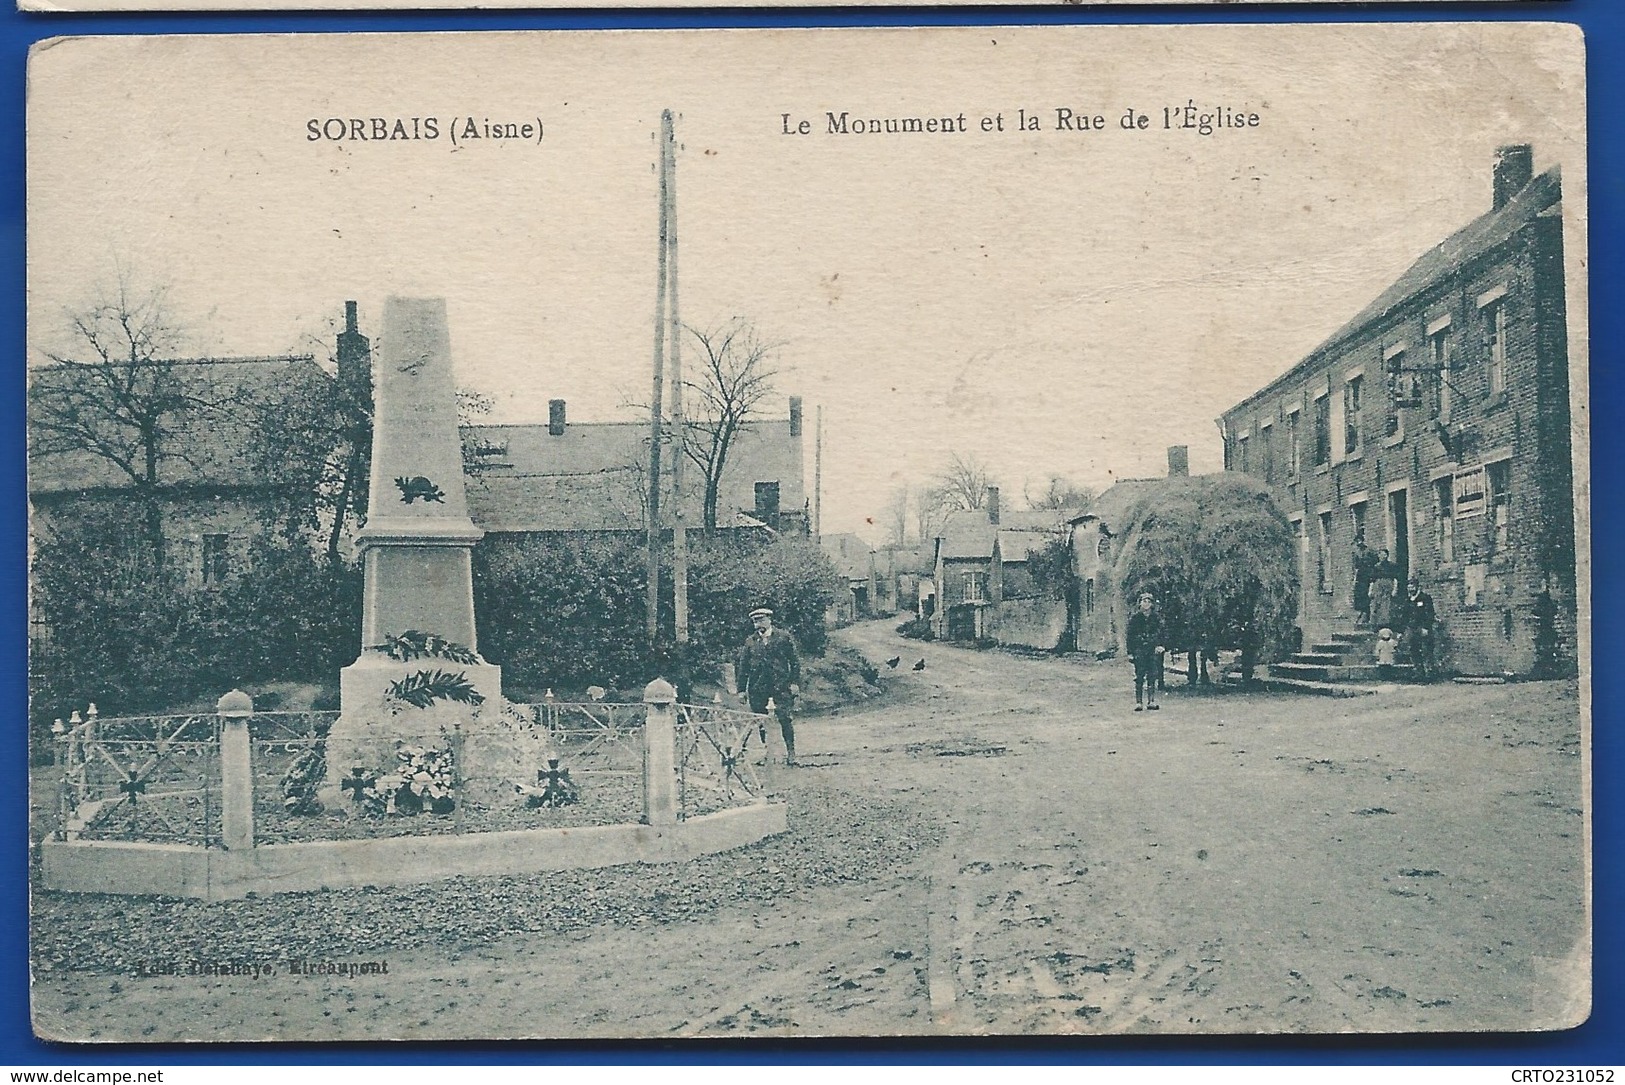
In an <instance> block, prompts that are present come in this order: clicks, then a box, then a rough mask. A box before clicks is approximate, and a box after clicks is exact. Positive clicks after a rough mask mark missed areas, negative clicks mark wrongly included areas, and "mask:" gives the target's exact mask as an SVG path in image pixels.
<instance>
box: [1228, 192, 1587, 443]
mask: <svg viewBox="0 0 1625 1085" xmlns="http://www.w3.org/2000/svg"><path fill="white" fill-rule="evenodd" d="M1562 198H1563V178H1562V171H1561V169H1560V168H1559V167H1556V166H1553V167H1552V168H1551V169H1549V170H1547V171H1546V172H1545V173H1542V174H1541V175H1540V176H1538V177H1536V178H1535V179H1534V180H1532V181H1530V182H1529V183H1528V184H1527V185H1525V186H1524V187H1523V188H1522V189H1520V190H1519V191H1518V193H1517V194H1516V195H1514V196H1513V197H1512V198H1511V199H1510V200H1508V201H1507V202H1506V203H1505V204H1503V205H1502V206H1501V207H1498V208H1496V209H1495V210H1493V211H1489V212H1487V213H1485V214H1483V215H1480V216H1479V217H1478V218H1476V219H1474V220H1473V221H1472V222H1469V223H1468V224H1467V225H1466V226H1463V227H1462V228H1461V229H1459V230H1457V231H1456V232H1455V233H1453V234H1451V235H1450V236H1449V237H1447V238H1445V239H1444V240H1443V241H1442V242H1440V243H1439V244H1438V245H1435V246H1434V247H1433V248H1431V249H1429V250H1428V251H1427V252H1425V253H1423V254H1422V256H1421V257H1420V258H1419V259H1418V260H1417V261H1416V262H1415V263H1413V264H1412V265H1411V266H1410V267H1409V268H1408V269H1406V271H1405V273H1404V274H1403V275H1401V276H1400V277H1399V278H1398V279H1395V280H1394V282H1393V285H1391V286H1389V287H1388V289H1386V290H1384V291H1383V292H1382V293H1381V294H1379V295H1377V297H1376V300H1374V301H1372V302H1371V304H1369V305H1367V306H1366V307H1365V308H1364V309H1361V310H1360V311H1359V312H1358V313H1356V314H1355V315H1354V317H1353V319H1351V320H1349V321H1348V322H1347V323H1345V324H1344V325H1343V326H1342V327H1341V328H1338V329H1337V331H1335V332H1333V333H1332V335H1331V336H1330V337H1329V338H1327V339H1326V340H1325V341H1324V342H1323V343H1321V344H1320V346H1318V347H1316V348H1315V349H1314V350H1312V351H1310V352H1309V354H1308V356H1307V357H1305V358H1304V359H1303V361H1301V362H1299V363H1298V364H1297V365H1295V366H1293V367H1292V368H1291V369H1289V370H1288V371H1287V372H1286V373H1284V374H1282V375H1281V376H1279V377H1277V378H1276V379H1275V380H1273V381H1271V382H1270V383H1269V384H1267V385H1265V386H1264V387H1263V388H1261V389H1259V391H1257V392H1253V393H1252V394H1250V395H1249V396H1247V398H1246V399H1244V400H1242V401H1241V402H1239V403H1237V404H1236V405H1235V406H1233V407H1231V408H1230V410H1231V411H1234V410H1236V409H1237V408H1239V407H1243V406H1245V405H1246V404H1247V403H1248V402H1250V401H1251V400H1253V399H1254V398H1256V397H1257V396H1259V395H1261V394H1263V393H1265V392H1270V391H1273V390H1274V389H1275V388H1276V387H1277V386H1278V385H1281V384H1284V383H1286V382H1288V381H1289V380H1291V379H1293V378H1295V377H1298V376H1300V375H1302V374H1303V373H1304V372H1305V371H1307V370H1309V369H1313V368H1315V367H1317V366H1318V365H1319V364H1320V363H1321V362H1322V361H1323V360H1324V357H1325V355H1327V354H1328V353H1330V352H1332V351H1334V350H1335V349H1336V348H1337V347H1338V346H1339V345H1340V344H1341V343H1342V342H1343V341H1344V340H1346V339H1349V338H1351V337H1353V336H1355V335H1357V334H1358V333H1359V332H1361V331H1362V330H1363V329H1365V328H1367V327H1368V326H1370V325H1372V324H1374V323H1376V322H1378V321H1379V320H1382V319H1383V318H1384V317H1386V316H1387V315H1388V314H1389V313H1391V312H1393V311H1394V310H1395V309H1397V308H1398V307H1399V306H1400V305H1402V304H1404V303H1405V302H1406V301H1407V300H1409V299H1410V298H1413V297H1415V296H1416V295H1417V294H1420V293H1422V292H1423V291H1425V290H1427V289H1428V288H1429V287H1431V286H1432V285H1433V284H1434V283H1436V282H1438V281H1439V280H1440V279H1444V278H1447V277H1448V276H1450V275H1453V274H1455V272H1457V271H1458V270H1459V269H1460V268H1461V267H1462V266H1463V265H1465V264H1467V263H1468V262H1470V261H1471V260H1473V259H1474V258H1476V257H1478V256H1480V255H1482V254H1483V253H1486V252H1489V251H1490V250H1491V249H1494V248H1495V247H1497V246H1498V245H1502V244H1504V243H1505V242H1506V241H1508V240H1509V239H1511V238H1512V237H1513V235H1515V234H1516V233H1517V232H1518V231H1519V230H1521V229H1523V228H1524V227H1525V226H1527V225H1528V224H1529V223H1531V222H1533V221H1534V220H1535V219H1536V218H1539V217H1540V216H1541V215H1542V214H1544V213H1545V212H1547V211H1548V210H1550V209H1551V208H1552V207H1553V206H1554V205H1556V204H1557V203H1558V202H1559V201H1560V200H1562ZM1225 413H1226V414H1228V413H1230V412H1229V411H1226V412H1225Z"/></svg>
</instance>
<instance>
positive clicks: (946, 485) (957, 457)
mask: <svg viewBox="0 0 1625 1085" xmlns="http://www.w3.org/2000/svg"><path fill="white" fill-rule="evenodd" d="M933 481H934V482H935V483H936V485H935V486H934V487H933V489H934V490H935V491H936V493H937V494H938V495H939V498H940V502H941V505H942V507H943V508H945V509H947V510H949V511H953V510H957V509H979V508H981V507H982V506H984V505H986V504H987V490H988V487H989V486H990V485H992V484H993V479H992V477H991V475H990V474H989V471H988V466H987V464H986V463H984V462H983V461H982V459H981V458H980V457H978V456H977V455H976V454H975V453H968V454H961V453H958V452H955V453H953V454H951V455H950V456H949V457H948V465H947V466H946V467H944V468H943V469H942V470H941V471H939V472H938V473H937V475H936V478H935V479H934V480H933Z"/></svg>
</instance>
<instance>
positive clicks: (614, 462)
mask: <svg viewBox="0 0 1625 1085" xmlns="http://www.w3.org/2000/svg"><path fill="white" fill-rule="evenodd" d="M464 437H465V440H468V441H470V442H472V443H473V444H474V446H475V447H477V448H481V449H483V450H485V451H484V454H483V455H481V456H480V464H481V465H480V467H479V468H478V469H477V470H474V471H471V472H470V473H469V476H468V508H469V514H470V516H472V518H473V520H474V523H475V525H476V526H478V527H480V528H483V529H484V530H486V531H489V532H537V531H566V532H576V531H639V530H642V529H643V523H644V519H643V503H644V499H645V498H644V489H645V486H646V485H647V483H646V481H645V480H646V479H647V478H648V477H649V430H648V426H647V425H646V424H644V423H641V422H585V423H583V422H571V423H570V424H568V425H567V426H565V427H564V432H563V433H561V434H558V435H556V436H555V435H554V434H552V433H551V432H549V429H548V426H547V425H546V424H545V423H541V424H536V423H526V424H520V425H481V426H473V427H470V428H469V429H468V430H467V431H466V432H465V434H464ZM799 445H800V438H799V437H791V436H790V434H789V425H788V422H782V421H779V422H773V421H763V422H753V423H751V424H749V426H748V427H747V428H746V429H745V430H744V431H742V432H741V433H740V434H739V436H738V437H737V438H736V440H735V442H734V446H733V450H732V452H731V453H730V456H729V460H728V464H727V467H726V469H725V472H724V476H723V486H722V490H721V494H720V498H719V501H718V503H717V521H718V526H736V527H737V526H749V525H751V524H756V523H758V521H756V520H754V519H753V518H751V517H750V516H749V515H748V511H749V510H752V509H753V508H754V497H753V489H752V488H753V487H754V485H755V483H756V482H758V481H762V482H778V483H779V497H780V508H781V509H782V510H783V511H784V512H799V511H800V510H801V506H802V501H803V496H802V480H801V476H800V464H801V461H800V448H799ZM667 455H668V456H669V455H670V449H669V448H668V449H667ZM666 462H668V463H669V460H668V461H666ZM685 466H686V474H685V490H686V491H687V494H686V499H685V501H684V510H685V513H686V520H687V523H688V525H689V526H690V527H691V528H699V527H701V526H703V524H704V511H705V492H704V491H705V481H704V478H703V477H702V476H701V475H700V472H699V468H697V467H696V466H694V464H693V463H692V462H688V463H686V464H685ZM662 473H664V472H662Z"/></svg>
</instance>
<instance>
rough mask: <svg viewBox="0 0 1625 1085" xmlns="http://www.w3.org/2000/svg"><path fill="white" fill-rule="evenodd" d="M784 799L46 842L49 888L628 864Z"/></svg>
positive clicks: (688, 845) (298, 885)
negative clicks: (658, 809)
mask: <svg viewBox="0 0 1625 1085" xmlns="http://www.w3.org/2000/svg"><path fill="white" fill-rule="evenodd" d="M787 811H788V808H787V807H786V806H785V805H784V804H783V803H762V804H759V805H755V806H741V807H735V808H733V809H731V810H722V811H719V812H717V813H715V814H706V815H703V816H701V817H696V818H690V819H688V820H687V821H682V822H678V823H677V824H675V825H665V826H651V825H630V824H629V825H595V826H587V827H583V828H573V829H512V830H505V831H502V832H490V833H461V834H446V835H438V836H393V837H384V838H375V839H367V840H331V841H326V840H324V841H310V842H304V843H298V844H266V845H261V846H258V847H255V848H251V849H249V850H246V851H227V850H224V849H220V848H200V847H196V846H195V845H190V844H143V843H127V842H123V841H108V840H47V841H45V842H44V843H43V844H41V846H40V858H41V866H42V873H41V880H42V884H43V886H44V888H46V889H49V890H54V891H57V892H66V893H110V894H117V895H125V896H166V897H191V898H195V899H202V900H232V899H236V898H240V897H245V896H247V895H248V894H249V893H254V894H256V895H267V894H271V893H295V892H310V891H312V890H318V889H340V888H347V887H354V886H365V885H375V886H388V885H410V884H415V883H419V882H433V881H440V880H443V879H447V878H455V877H492V876H497V877H501V876H514V875H522V874H534V873H538V872H541V871H547V870H579V869H586V868H591V867H606V866H619V865H621V864H623V863H671V862H683V861H685V860H688V859H693V858H696V857H698V856H701V855H711V854H715V853H717V852H724V851H732V850H733V849H735V848H742V847H744V846H746V845H747V844H754V843H756V842H757V841H758V840H763V839H766V838H767V837H770V836H776V835H778V834H779V833H783V832H786V831H787V830H788V827H789V824H788V814H787Z"/></svg>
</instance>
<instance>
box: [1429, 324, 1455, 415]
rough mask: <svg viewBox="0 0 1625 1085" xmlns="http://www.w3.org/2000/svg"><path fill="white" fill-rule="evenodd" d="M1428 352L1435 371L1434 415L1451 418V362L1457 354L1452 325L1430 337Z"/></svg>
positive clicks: (1430, 378) (1433, 375)
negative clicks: (1451, 333) (1451, 334)
mask: <svg viewBox="0 0 1625 1085" xmlns="http://www.w3.org/2000/svg"><path fill="white" fill-rule="evenodd" d="M1428 354H1429V360H1430V361H1431V363H1432V369H1433V372H1432V374H1431V376H1430V377H1429V380H1430V381H1431V382H1432V384H1433V415H1434V417H1435V418H1437V419H1439V421H1441V422H1448V421H1449V420H1450V362H1451V357H1452V356H1453V355H1454V354H1455V343H1454V341H1453V340H1452V339H1451V337H1450V325H1448V324H1446V325H1445V326H1444V327H1442V328H1440V329H1438V330H1437V331H1435V332H1434V333H1433V334H1432V335H1430V336H1429V337H1428Z"/></svg>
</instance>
